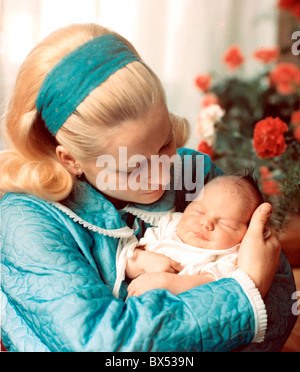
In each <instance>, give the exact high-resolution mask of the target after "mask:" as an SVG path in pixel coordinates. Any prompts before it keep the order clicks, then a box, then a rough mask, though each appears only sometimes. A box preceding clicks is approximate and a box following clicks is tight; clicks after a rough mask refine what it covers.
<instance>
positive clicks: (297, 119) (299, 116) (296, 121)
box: [291, 110, 300, 126]
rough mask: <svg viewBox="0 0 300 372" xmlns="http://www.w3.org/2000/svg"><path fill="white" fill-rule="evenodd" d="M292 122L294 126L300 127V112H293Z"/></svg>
mask: <svg viewBox="0 0 300 372" xmlns="http://www.w3.org/2000/svg"><path fill="white" fill-rule="evenodd" d="M291 122H292V124H293V125H294V126H297V125H300V110H298V111H294V112H293V114H292V118H291Z"/></svg>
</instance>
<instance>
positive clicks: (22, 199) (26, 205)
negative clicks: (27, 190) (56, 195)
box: [0, 192, 51, 213]
mask: <svg viewBox="0 0 300 372" xmlns="http://www.w3.org/2000/svg"><path fill="white" fill-rule="evenodd" d="M49 207H51V205H50V203H49V202H47V201H46V200H43V199H39V198H37V197H35V196H33V195H29V194H19V193H12V192H8V193H6V194H4V195H3V196H2V198H1V199H0V210H1V213H4V212H6V211H8V212H12V211H17V210H20V209H21V210H22V211H23V212H25V211H31V210H33V211H37V209H40V210H43V209H47V208H49Z"/></svg>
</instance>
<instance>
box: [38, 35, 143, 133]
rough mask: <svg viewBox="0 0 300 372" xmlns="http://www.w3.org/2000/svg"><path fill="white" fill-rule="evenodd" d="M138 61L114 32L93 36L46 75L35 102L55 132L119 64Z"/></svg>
mask: <svg viewBox="0 0 300 372" xmlns="http://www.w3.org/2000/svg"><path fill="white" fill-rule="evenodd" d="M133 61H139V58H138V57H137V56H136V54H134V52H133V51H132V50H131V49H129V48H128V46H127V45H125V44H124V43H123V42H122V41H121V40H120V39H119V38H118V37H117V36H115V35H113V34H107V35H103V36H99V37H96V38H94V39H92V40H90V41H88V42H87V43H85V44H83V45H82V46H80V47H79V48H77V49H75V50H74V51H73V52H71V53H70V54H68V55H67V56H65V57H64V58H63V59H62V60H61V61H60V62H59V63H58V64H57V65H56V66H55V67H54V68H53V69H52V70H51V71H50V73H49V74H48V75H47V76H46V78H45V80H44V82H43V84H42V87H41V89H40V91H39V94H38V98H37V101H36V106H37V110H38V112H39V113H40V114H41V116H42V118H43V119H44V122H45V124H46V126H47V127H48V129H49V131H50V132H51V133H52V134H53V135H55V134H56V133H57V132H58V130H59V129H60V128H61V127H62V125H63V124H64V123H65V121H66V120H67V119H68V118H69V116H70V115H71V114H72V113H73V112H74V111H75V110H76V108H77V107H78V106H79V104H80V103H81V102H83V100H84V99H85V98H86V97H87V96H88V95H89V94H90V93H91V92H92V91H93V90H94V89H96V88H97V87H98V86H99V85H100V84H102V83H103V82H104V81H105V80H106V79H108V78H109V77H110V76H111V75H112V74H114V73H115V72H116V71H118V70H119V69H120V68H122V67H124V66H126V65H127V64H128V63H131V62H133Z"/></svg>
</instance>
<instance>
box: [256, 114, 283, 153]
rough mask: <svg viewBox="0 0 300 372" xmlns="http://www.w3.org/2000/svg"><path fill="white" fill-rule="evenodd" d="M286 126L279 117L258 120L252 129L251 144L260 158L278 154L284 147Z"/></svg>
mask: <svg viewBox="0 0 300 372" xmlns="http://www.w3.org/2000/svg"><path fill="white" fill-rule="evenodd" d="M287 130H288V126H287V124H286V123H284V122H283V121H282V120H280V119H279V118H271V117H269V118H266V119H264V120H261V121H259V122H258V123H257V124H256V126H255V129H254V137H253V146H254V149H255V151H256V153H257V156H258V157H260V158H274V157H275V156H280V155H281V154H282V153H283V152H284V151H285V149H286V146H287V145H286V143H285V139H284V132H287Z"/></svg>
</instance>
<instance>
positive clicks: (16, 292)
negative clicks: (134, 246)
mask: <svg viewBox="0 0 300 372" xmlns="http://www.w3.org/2000/svg"><path fill="white" fill-rule="evenodd" d="M179 154H180V155H181V156H183V155H190V156H192V157H194V156H195V155H196V153H195V152H192V151H190V150H186V149H182V150H180V151H179ZM183 169H184V167H183ZM220 173H221V172H220V170H218V169H217V168H216V167H215V165H214V164H213V163H211V162H210V159H209V158H208V157H205V181H208V180H209V179H211V178H212V177H214V176H216V175H217V174H220ZM184 194H185V191H184V190H182V191H176V192H175V191H174V190H170V191H167V192H166V193H165V195H164V197H163V198H162V199H161V200H160V201H158V202H156V203H154V204H152V205H150V206H149V205H148V206H146V205H136V204H130V205H128V206H127V207H125V208H124V209H122V210H116V209H115V207H114V206H113V205H112V204H111V203H110V202H109V201H108V200H107V199H106V198H105V197H104V196H103V195H102V194H101V193H99V192H98V191H96V190H95V189H94V188H92V187H91V186H90V185H88V184H87V183H85V182H79V185H78V186H77V187H76V189H75V190H74V193H73V194H72V195H71V196H70V198H69V199H68V201H66V202H65V203H64V204H61V203H50V202H47V201H44V200H41V199H38V198H36V197H33V196H29V195H24V194H12V193H8V194H6V195H5V196H4V197H3V198H2V200H1V202H0V213H1V214H0V216H1V226H0V238H1V240H0V242H1V276H2V281H1V319H2V324H1V329H2V340H3V343H4V345H5V346H6V348H7V349H8V350H10V351H53V352H54V351H228V350H232V349H235V348H237V347H240V348H239V350H245V351H250V350H253V351H254V350H264V351H279V350H280V349H281V347H282V346H283V344H284V342H285V340H286V339H287V337H288V335H289V334H290V332H291V329H292V327H293V325H294V323H295V318H294V316H293V315H292V312H291V308H292V302H291V295H292V293H293V292H294V291H295V287H294V282H293V277H292V274H291V270H290V267H289V265H288V262H287V260H286V259H285V257H284V256H283V255H282V260H281V265H280V267H279V269H278V272H277V274H276V277H275V279H274V283H273V286H272V288H271V290H270V292H269V294H268V295H267V297H266V298H265V303H266V306H267V311H268V328H267V333H266V337H265V341H264V342H263V343H260V344H249V343H250V342H251V341H252V340H253V337H254V336H255V334H256V333H257V314H256V313H257V309H254V307H253V303H252V300H250V299H249V296H248V295H247V290H246V289H245V287H244V286H243V285H241V284H240V283H239V282H238V281H237V280H236V279H234V278H228V279H223V280H221V281H218V282H213V283H209V284H207V285H203V286H200V287H197V288H194V289H192V290H190V291H188V292H186V293H182V294H180V295H179V296H174V295H172V294H171V293H169V292H168V291H166V290H153V291H149V292H147V293H145V294H144V295H143V296H141V297H139V298H136V297H131V298H129V300H128V301H126V302H125V301H124V299H125V298H126V287H127V284H126V283H125V282H124V284H123V286H122V288H121V296H120V298H119V299H115V298H114V297H113V295H112V288H113V285H114V282H115V279H116V266H115V259H116V251H117V247H118V244H119V243H120V242H121V241H122V240H126V239H128V238H129V237H130V236H132V234H135V235H137V236H141V235H142V234H143V231H144V230H145V228H146V227H147V226H149V225H155V224H156V223H157V221H158V219H159V217H160V216H161V214H163V213H165V211H170V210H173V209H174V206H175V205H176V209H177V210H179V211H182V210H183V209H184V207H185V206H186V202H185V198H184ZM258 311H259V310H258ZM247 344H249V345H247ZM243 345H247V346H243Z"/></svg>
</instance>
